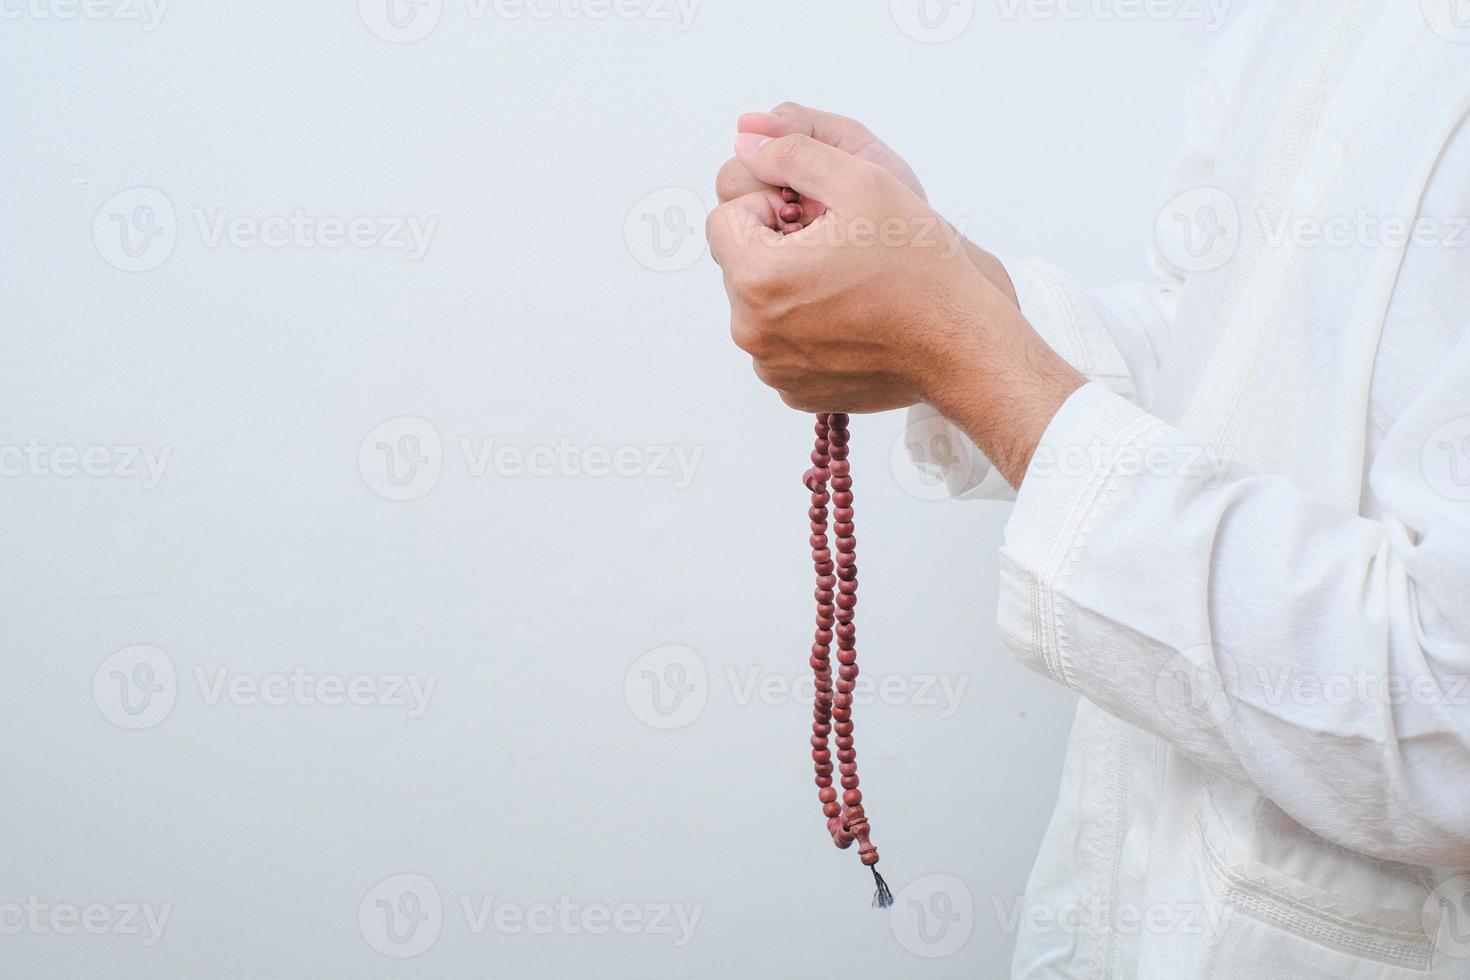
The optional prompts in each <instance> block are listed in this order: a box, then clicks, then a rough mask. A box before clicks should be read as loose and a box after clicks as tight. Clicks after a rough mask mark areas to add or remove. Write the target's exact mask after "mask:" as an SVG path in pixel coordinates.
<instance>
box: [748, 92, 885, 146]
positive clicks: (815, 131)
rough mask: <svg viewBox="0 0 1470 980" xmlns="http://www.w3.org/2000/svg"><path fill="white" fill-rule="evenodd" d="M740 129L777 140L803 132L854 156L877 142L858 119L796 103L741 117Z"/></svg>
mask: <svg viewBox="0 0 1470 980" xmlns="http://www.w3.org/2000/svg"><path fill="white" fill-rule="evenodd" d="M737 128H738V129H739V131H740V132H742V133H758V134H760V135H761V136H770V137H773V138H777V139H779V138H780V137H782V136H791V135H792V134H794V133H799V134H801V135H802V136H810V137H812V138H813V139H815V140H819V141H821V142H823V143H826V144H827V145H828V146H835V147H837V149H839V150H844V151H846V152H848V153H851V154H854V155H856V154H857V153H858V151H860V150H862V149H863V148H864V147H867V146H871V145H872V144H873V143H874V142H875V141H876V140H875V137H874V136H873V134H872V133H869V132H868V129H867V127H866V126H864V125H863V124H862V123H860V122H857V121H856V120H854V119H848V118H846V117H845V116H838V115H835V114H833V113H830V112H821V111H819V110H817V109H808V108H807V107H806V106H803V105H797V104H796V103H795V102H785V103H782V104H781V105H779V106H777V107H776V108H775V109H773V110H771V111H770V112H747V113H745V114H744V115H743V116H741V117H740V121H739V123H738V127H737Z"/></svg>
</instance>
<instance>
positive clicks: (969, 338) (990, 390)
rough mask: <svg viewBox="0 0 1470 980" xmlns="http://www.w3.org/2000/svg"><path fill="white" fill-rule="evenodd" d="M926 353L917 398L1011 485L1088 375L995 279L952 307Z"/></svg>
mask: <svg viewBox="0 0 1470 980" xmlns="http://www.w3.org/2000/svg"><path fill="white" fill-rule="evenodd" d="M982 254H984V255H986V256H987V257H989V258H990V259H991V261H994V258H993V257H991V256H989V253H983V250H982ZM995 265H996V267H997V268H999V267H1000V264H999V262H996V263H995ZM981 271H982V273H983V270H981ZM1000 271H1001V274H1002V275H1004V269H1003V268H1002V269H1001V270H1000ZM986 279H987V280H989V279H990V277H989V276H986ZM930 356H931V358H932V360H933V362H934V364H935V370H934V372H933V374H932V380H931V381H930V383H929V384H927V385H926V386H925V398H924V400H925V401H926V402H927V403H928V404H930V405H931V406H933V407H934V408H935V409H936V410H938V411H939V413H940V414H941V415H943V416H944V417H945V418H947V419H948V420H949V421H950V422H952V423H953V424H954V425H955V426H956V427H958V428H959V429H960V430H961V431H962V432H964V433H965V434H966V435H967V436H969V438H970V439H971V440H972V441H973V442H974V443H975V445H976V446H977V447H979V449H980V451H981V452H983V453H984V454H985V456H986V457H987V458H988V459H989V460H990V461H991V463H992V464H993V465H994V466H995V467H996V468H997V469H998V470H999V471H1000V473H1001V475H1002V476H1004V477H1005V478H1006V480H1007V482H1009V483H1010V484H1011V486H1013V487H1019V486H1020V485H1021V480H1022V479H1023V478H1024V476H1025V474H1026V468H1027V466H1029V465H1030V462H1031V457H1032V455H1033V454H1034V453H1035V451H1036V446H1037V444H1038V443H1040V441H1041V437H1042V434H1043V433H1045V431H1046V427H1047V426H1048V425H1049V424H1050V422H1051V420H1052V417H1053V416H1055V415H1056V413H1057V410H1058V409H1060V408H1061V406H1062V403H1063V402H1065V401H1066V400H1067V398H1068V397H1069V396H1070V395H1071V394H1072V392H1074V391H1076V390H1077V389H1078V388H1080V387H1082V385H1084V384H1085V383H1086V382H1087V379H1086V378H1085V377H1083V375H1082V374H1081V373H1079V372H1078V371H1077V369H1076V368H1074V367H1072V366H1071V365H1070V364H1068V363H1067V362H1066V361H1065V360H1064V359H1063V358H1062V357H1061V356H1060V355H1059V354H1057V353H1056V351H1054V350H1052V349H1051V348H1050V347H1048V346H1047V344H1046V342H1045V341H1043V340H1042V339H1041V337H1040V336H1039V335H1038V334H1037V333H1036V331H1035V330H1033V329H1032V328H1031V325H1030V324H1029V323H1027V322H1026V320H1025V318H1024V317H1023V316H1022V315H1021V312H1020V310H1019V309H1017V307H1016V306H1015V304H1014V301H1013V300H1012V301H1010V302H1007V301H1006V297H1005V294H1004V293H1003V292H1002V291H1001V290H1000V289H999V287H996V288H994V289H993V290H991V291H990V293H989V296H988V297H986V299H985V300H984V301H982V302H981V303H980V304H979V306H978V307H977V308H974V309H970V310H965V311H959V312H958V313H957V314H956V316H955V322H954V324H953V325H952V328H951V329H950V330H948V331H947V332H946V333H945V335H944V341H943V344H942V347H941V349H938V350H936V351H934V352H933V353H932V354H931V355H930Z"/></svg>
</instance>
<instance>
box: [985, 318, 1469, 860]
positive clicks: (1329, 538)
mask: <svg viewBox="0 0 1470 980" xmlns="http://www.w3.org/2000/svg"><path fill="white" fill-rule="evenodd" d="M1466 391H1470V339H1467V340H1466V341H1465V342H1463V343H1462V344H1461V345H1460V348H1459V350H1458V352H1457V354H1456V356H1455V357H1454V358H1453V359H1452V361H1451V363H1450V364H1448V365H1446V366H1445V367H1443V368H1442V369H1441V371H1440V373H1439V374H1438V375H1437V377H1436V380H1435V381H1434V383H1433V384H1431V385H1430V386H1429V387H1428V388H1427V389H1426V390H1425V391H1424V392H1423V393H1422V394H1421V395H1420V396H1419V397H1418V398H1417V400H1416V401H1415V402H1414V403H1413V404H1412V405H1411V406H1410V407H1409V410H1408V411H1406V412H1405V413H1404V414H1403V415H1401V416H1400V418H1399V421H1398V422H1397V424H1396V425H1395V427H1394V428H1393V429H1392V430H1391V431H1390V432H1389V434H1388V436H1387V438H1386V441H1385V443H1384V445H1383V447H1382V448H1381V449H1380V451H1379V453H1378V455H1377V456H1376V457H1375V460H1374V463H1373V466H1372V468H1371V470H1370V474H1369V478H1370V480H1371V484H1372V487H1373V491H1374V494H1375V496H1376V497H1377V498H1378V499H1379V500H1380V501H1381V502H1382V504H1383V506H1384V513H1385V516H1384V517H1383V518H1382V519H1379V520H1373V519H1369V518H1365V517H1362V516H1359V515H1357V514H1354V513H1351V512H1346V511H1343V510H1339V509H1336V508H1334V507H1333V506H1331V505H1329V504H1326V503H1323V502H1322V501H1320V500H1318V499H1317V498H1314V497H1312V496H1310V495H1308V494H1306V493H1304V492H1302V491H1300V490H1299V489H1298V488H1296V486H1295V485H1294V484H1293V483H1292V482H1291V481H1290V480H1288V479H1286V478H1284V477H1277V476H1268V475H1263V474H1261V473H1257V472H1252V471H1250V470H1248V469H1243V468H1235V467H1231V468H1226V467H1220V466H1215V465H1212V464H1211V462H1210V460H1209V457H1208V455H1207V454H1205V453H1203V452H1202V451H1201V449H1200V447H1199V446H1198V445H1197V444H1195V443H1194V442H1193V441H1192V440H1191V439H1190V438H1189V437H1188V436H1187V435H1186V434H1185V433H1183V432H1181V431H1179V430H1178V429H1175V428H1173V427H1171V426H1169V425H1167V424H1165V423H1164V422H1163V421H1161V420H1159V419H1158V418H1155V417H1154V416H1152V415H1150V414H1149V413H1148V412H1146V411H1144V410H1143V409H1141V408H1139V407H1138V406H1137V405H1135V404H1132V403H1130V402H1129V401H1127V400H1125V399H1123V398H1120V397H1119V396H1117V395H1116V394H1113V393H1112V392H1110V391H1108V390H1106V389H1105V388H1104V387H1103V386H1101V385H1097V384H1088V385H1085V386H1083V387H1082V388H1080V389H1078V391H1077V392H1076V393H1074V394H1073V395H1072V396H1071V398H1070V399H1069V400H1068V401H1067V402H1066V403H1065V404H1064V405H1063V406H1062V408H1061V410H1060V411H1059V412H1058V413H1057V415H1056V417H1055V418H1054V419H1053V421H1052V422H1051V424H1050V426H1049V427H1048V429H1047V432H1046V434H1045V436H1044V438H1043V440H1042V442H1041V444H1040V446H1039V448H1038V450H1037V453H1036V456H1035V457H1034V459H1033V461H1032V465H1031V468H1030V469H1029V470H1028V471H1027V474H1026V477H1025V479H1024V481H1023V483H1022V489H1021V492H1020V494H1019V497H1018V499H1017V502H1016V506H1015V509H1014V511H1013V513H1012V515H1011V519H1010V522H1009V524H1008V526H1007V529H1006V543H1005V546H1004V549H1003V551H1002V556H1001V600H1000V611H999V621H1000V626H1001V631H1002V634H1003V635H1004V637H1005V638H1006V641H1007V643H1008V644H1009V645H1010V646H1011V648H1012V649H1013V651H1014V652H1015V653H1016V655H1017V656H1018V657H1019V658H1020V659H1021V660H1022V661H1023V662H1024V663H1026V664H1027V665H1028V666H1030V667H1032V668H1033V669H1035V670H1037V671H1039V672H1041V673H1044V674H1046V675H1048V676H1050V677H1053V678H1055V679H1056V680H1058V681H1060V682H1062V683H1063V684H1066V685H1067V686H1068V687H1070V688H1072V689H1073V690H1075V691H1077V692H1078V693H1080V694H1082V695H1083V696H1085V697H1087V698H1088V699H1090V700H1091V701H1093V702H1094V703H1095V704H1097V705H1098V706H1099V707H1101V708H1103V709H1104V710H1106V711H1108V712H1109V713H1111V714H1114V715H1116V716H1118V717H1120V718H1123V719H1125V720H1127V721H1129V722H1131V723H1133V724H1135V725H1137V726H1139V727H1141V728H1144V729H1146V730H1148V731H1151V732H1153V733H1154V734H1156V735H1158V736H1160V737H1161V738H1164V739H1166V740H1168V741H1169V742H1171V743H1172V744H1173V745H1175V746H1177V747H1178V748H1179V749H1180V750H1181V751H1182V752H1184V753H1185V754H1186V755H1187V756H1189V757H1190V758H1192V759H1194V760H1195V761H1196V762H1198V763H1199V764H1200V765H1202V766H1204V767H1206V768H1208V769H1210V770H1212V771H1214V772H1216V773H1219V774H1221V775H1223V776H1226V777H1228V778H1230V779H1232V780H1235V781H1236V782H1238V783H1241V784H1243V785H1246V786H1249V787H1252V788H1253V789H1254V790H1255V791H1257V792H1259V793H1261V794H1262V795H1263V796H1265V797H1267V798H1269V799H1271V800H1272V801H1273V802H1275V803H1276V804H1277V805H1278V806H1280V807H1281V808H1282V809H1283V810H1284V811H1286V812H1287V813H1289V814H1291V815H1292V816H1293V817H1294V818H1295V819H1297V820H1298V821H1300V822H1301V823H1302V824H1303V825H1305V826H1306V827H1308V828H1310V829H1311V830H1313V831H1314V832H1316V833H1318V834H1320V835H1321V836H1323V837H1326V838H1328V839H1329V840H1333V841H1335V842H1337V843H1339V844H1342V845H1343V846H1346V847H1349V848H1351V849H1353V850H1355V851H1359V852H1362V853H1366V854H1370V855H1373V856H1376V857H1380V858H1385V859H1389V860H1396V861H1404V862H1409V863H1413V864H1424V865H1434V866H1440V867H1449V868H1461V869H1464V868H1470V779H1467V778H1466V773H1470V690H1467V686H1466V683H1467V678H1470V601H1467V598H1470V408H1467V406H1466V402H1465V399H1464V393H1465V392H1466Z"/></svg>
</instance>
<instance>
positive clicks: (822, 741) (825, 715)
mask: <svg viewBox="0 0 1470 980" xmlns="http://www.w3.org/2000/svg"><path fill="white" fill-rule="evenodd" d="M781 198H782V200H783V201H784V202H785V204H784V206H783V207H782V208H781V210H780V213H779V217H780V219H781V229H780V230H781V232H782V233H783V234H791V233H793V232H795V231H799V230H800V229H801V217H802V210H801V205H800V203H799V201H800V200H801V196H800V195H799V194H797V193H796V191H794V190H792V189H791V188H789V187H787V188H782V190H781ZM847 424H848V417H847V416H846V415H845V414H843V413H841V412H823V413H821V414H819V415H818V416H817V425H816V435H817V440H816V446H815V447H814V448H813V449H812V456H811V459H812V466H811V469H809V470H807V471H806V473H805V475H804V476H803V478H802V482H803V483H805V484H806V488H807V489H808V490H810V491H811V494H812V505H811V510H810V511H808V517H810V518H811V524H812V535H811V539H810V542H811V546H812V563H813V566H814V568H815V570H816V573H817V590H816V593H815V595H816V600H817V632H816V639H815V641H814V642H813V643H812V656H811V661H810V662H811V667H812V671H813V673H814V675H815V679H816V696H815V698H814V699H813V702H812V762H813V763H814V764H815V766H816V772H817V799H818V800H820V801H821V803H822V814H823V815H824V816H825V817H826V818H827V831H828V832H829V833H830V834H831V835H832V843H834V844H836V845H837V846H838V847H839V848H841V849H844V850H845V849H847V848H849V847H851V846H852V844H853V842H854V841H856V842H857V846H858V857H859V858H860V859H861V860H862V862H863V864H865V865H866V866H867V867H868V868H869V869H870V870H871V871H872V872H873V880H874V882H876V883H877V891H876V892H875V893H874V895H873V905H874V906H875V907H877V908H888V907H889V906H890V905H892V904H893V893H892V892H890V891H889V890H888V883H887V882H885V881H884V880H883V876H882V875H880V874H879V873H878V848H877V847H876V846H874V844H873V842H872V841H871V840H870V839H869V833H870V829H869V826H868V817H867V814H866V812H865V811H864V810H863V791H862V790H861V789H859V788H858V773H857V750H856V749H855V748H854V747H853V739H852V692H853V688H854V687H855V686H856V684H857V677H858V666H857V626H856V625H855V624H854V623H853V613H854V612H855V611H856V609H857V586H858V580H857V538H856V537H855V536H854V534H853V510H852V469H851V466H850V464H849V463H848V459H847V451H848V445H847V444H848V439H849V434H848V431H847ZM829 487H830V489H829ZM829 503H830V504H831V505H832V514H831V516H832V521H833V523H832V531H833V533H834V534H835V535H836V552H837V553H836V556H835V559H834V556H833V553H832V551H831V550H830V549H829V548H828V546H827V516H828V513H827V505H828V504H829ZM834 636H835V637H836V638H837V665H838V666H837V681H836V683H835V684H834V683H833V680H832V639H833V637H834ZM834 733H835V735H836V741H837V771H838V772H839V773H840V774H841V783H842V796H841V798H840V799H839V797H838V795H837V790H836V789H835V788H834V787H833V786H832V750H831V749H830V748H829V742H828V739H829V737H830V736H832V735H833V734H834Z"/></svg>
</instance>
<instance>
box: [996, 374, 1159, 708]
mask: <svg viewBox="0 0 1470 980" xmlns="http://www.w3.org/2000/svg"><path fill="white" fill-rule="evenodd" d="M1164 428H1166V426H1165V424H1164V423H1163V422H1162V421H1161V420H1159V419H1158V418H1156V417H1154V416H1152V415H1150V414H1149V413H1148V412H1145V411H1144V410H1143V409H1141V408H1139V407H1138V406H1137V405H1134V404H1133V403H1132V402H1130V401H1128V400H1127V399H1125V398H1122V397H1120V396H1119V395H1116V394H1113V393H1112V392H1110V391H1108V390H1107V389H1106V388H1104V387H1103V386H1102V385H1100V384H1097V383H1092V382H1089V383H1088V384H1085V385H1083V386H1082V387H1081V388H1078V389H1077V390H1076V391H1075V392H1073V393H1072V395H1071V396H1070V397H1069V398H1068V399H1067V400H1066V401H1065V402H1063V403H1062V407H1061V408H1060V409H1059V410H1058V411H1057V413H1056V415H1055V416H1054V417H1053V418H1052V420H1051V423H1050V424H1049V425H1048V426H1047V428H1046V431H1045V432H1044V433H1043V434H1042V437H1041V442H1040V443H1039V444H1038V445H1037V447H1036V452H1035V454H1034V455H1033V456H1032V458H1031V464H1030V466H1029V467H1028V468H1027V470H1026V475H1025V478H1024V479H1023V480H1022V482H1021V490H1020V493H1019V494H1018V495H1017V497H1016V506H1015V507H1014V509H1013V510H1012V511H1011V516H1010V520H1009V522H1008V523H1007V524H1006V531H1005V545H1004V547H1003V548H1002V549H1001V555H1000V558H1001V561H1000V608H999V611H998V613H997V621H998V624H999V626H1000V631H1001V635H1002V637H1003V638H1004V639H1005V641H1006V643H1007V645H1009V646H1010V648H1011V650H1012V651H1013V652H1014V653H1015V655H1016V657H1017V658H1018V659H1019V660H1021V662H1022V663H1024V664H1026V666H1028V667H1030V668H1031V669H1033V670H1036V671H1038V672H1040V673H1043V674H1046V675H1048V676H1050V677H1053V678H1055V679H1056V680H1058V681H1060V682H1062V683H1063V684H1066V685H1067V686H1068V687H1071V688H1074V689H1075V688H1076V687H1077V684H1076V671H1075V665H1074V660H1073V658H1072V656H1071V653H1070V650H1069V645H1068V643H1067V638H1066V635H1065V631H1064V630H1063V629H1062V628H1061V624H1060V621H1059V618H1058V616H1057V614H1056V593H1057V589H1058V586H1059V585H1060V583H1061V582H1062V580H1063V579H1064V578H1065V577H1066V575H1067V572H1068V570H1069V568H1070V566H1071V565H1072V564H1073V563H1074V562H1075V561H1076V560H1077V552H1078V550H1079V548H1080V547H1081V545H1082V543H1083V541H1084V540H1085V538H1086V536H1087V533H1088V531H1089V529H1091V528H1093V527H1096V526H1097V525H1098V523H1099V522H1101V521H1102V520H1103V519H1104V516H1105V514H1106V513H1107V512H1108V510H1109V509H1110V507H1111V506H1112V505H1113V503H1114V502H1115V500H1116V499H1117V492H1118V490H1119V484H1120V480H1119V477H1120V475H1121V471H1120V464H1121V463H1124V462H1125V461H1127V460H1129V459H1136V458H1137V451H1138V450H1141V448H1142V447H1143V445H1144V444H1145V443H1146V442H1148V441H1149V440H1150V439H1152V438H1153V437H1154V436H1156V435H1157V434H1158V433H1159V432H1160V431H1161V430H1163V429H1164Z"/></svg>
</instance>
